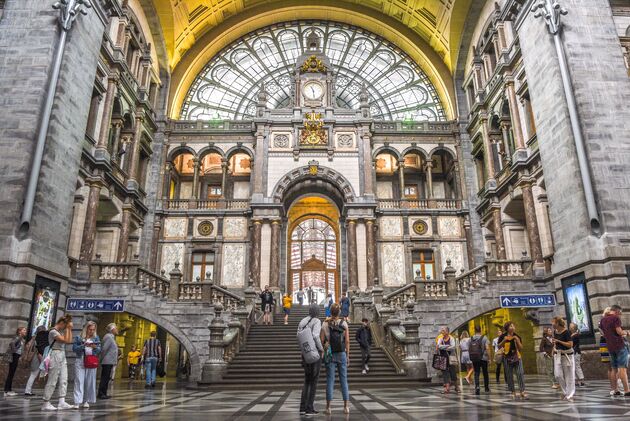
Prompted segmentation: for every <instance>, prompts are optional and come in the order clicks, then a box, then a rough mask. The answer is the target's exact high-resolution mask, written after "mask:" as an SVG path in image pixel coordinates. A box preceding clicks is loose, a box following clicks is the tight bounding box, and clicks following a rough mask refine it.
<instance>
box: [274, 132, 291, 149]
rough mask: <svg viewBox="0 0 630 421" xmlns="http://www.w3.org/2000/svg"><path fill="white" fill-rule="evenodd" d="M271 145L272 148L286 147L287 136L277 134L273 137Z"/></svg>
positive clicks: (287, 142)
mask: <svg viewBox="0 0 630 421" xmlns="http://www.w3.org/2000/svg"><path fill="white" fill-rule="evenodd" d="M273 147H274V148H288V147H289V136H288V135H286V134H278V135H276V136H274V138H273Z"/></svg>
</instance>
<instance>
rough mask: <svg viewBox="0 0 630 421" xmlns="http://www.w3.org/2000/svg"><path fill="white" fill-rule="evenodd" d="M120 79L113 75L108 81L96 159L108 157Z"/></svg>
mask: <svg viewBox="0 0 630 421" xmlns="http://www.w3.org/2000/svg"><path fill="white" fill-rule="evenodd" d="M118 78H119V77H118V75H117V74H113V75H110V77H109V78H108V79H107V92H106V93H105V104H104V105H103V119H102V121H101V129H100V131H99V134H98V140H97V143H96V151H95V152H94V154H95V155H96V158H100V157H103V156H106V155H107V141H108V139H109V131H110V128H111V119H112V108H113V102H114V98H115V97H116V91H117V90H118Z"/></svg>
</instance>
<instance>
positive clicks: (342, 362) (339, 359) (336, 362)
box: [326, 352, 350, 401]
mask: <svg viewBox="0 0 630 421" xmlns="http://www.w3.org/2000/svg"><path fill="white" fill-rule="evenodd" d="M335 371H339V383H341V396H343V400H344V401H349V400H350V392H349V391H348V366H347V359H346V353H345V352H334V353H333V354H332V359H331V361H330V362H329V363H328V364H326V400H327V401H332V397H333V391H334V388H335Z"/></svg>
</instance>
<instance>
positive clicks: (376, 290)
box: [372, 277, 383, 305]
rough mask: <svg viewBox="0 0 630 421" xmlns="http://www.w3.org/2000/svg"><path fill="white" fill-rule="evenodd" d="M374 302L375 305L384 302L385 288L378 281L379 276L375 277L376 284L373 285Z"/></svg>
mask: <svg viewBox="0 0 630 421" xmlns="http://www.w3.org/2000/svg"><path fill="white" fill-rule="evenodd" d="M372 302H373V303H374V305H381V304H383V288H382V287H381V284H380V283H379V281H378V277H375V278H374V286H373V287H372Z"/></svg>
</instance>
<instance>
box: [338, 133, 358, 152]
mask: <svg viewBox="0 0 630 421" xmlns="http://www.w3.org/2000/svg"><path fill="white" fill-rule="evenodd" d="M353 147H354V133H337V148H339V149H352V148H353Z"/></svg>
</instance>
